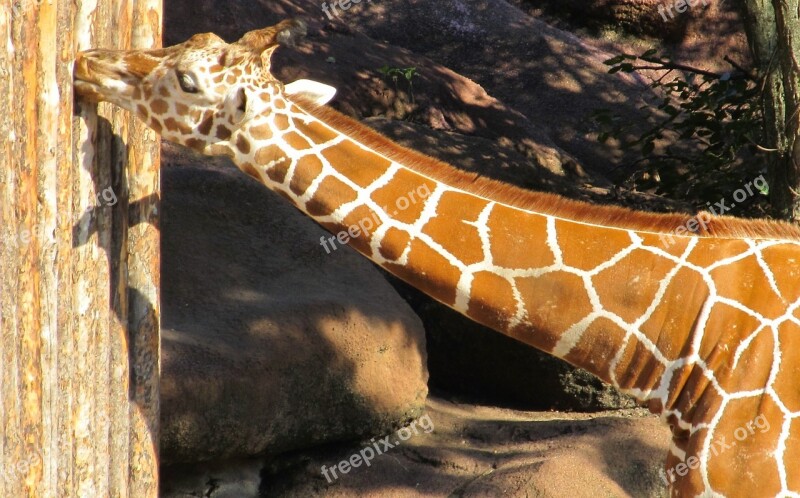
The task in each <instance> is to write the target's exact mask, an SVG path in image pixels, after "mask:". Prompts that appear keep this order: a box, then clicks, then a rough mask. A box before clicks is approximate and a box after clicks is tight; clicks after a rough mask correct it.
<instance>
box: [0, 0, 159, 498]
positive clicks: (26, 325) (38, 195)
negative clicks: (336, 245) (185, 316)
mask: <svg viewBox="0 0 800 498" xmlns="http://www.w3.org/2000/svg"><path fill="white" fill-rule="evenodd" d="M161 12H162V8H161V1H160V0H144V1H142V0H138V1H134V0H127V1H125V0H77V1H72V0H18V1H14V2H10V1H7V0H4V1H3V2H2V3H0V43H2V44H3V45H4V46H5V48H4V50H0V105H2V110H0V399H1V400H2V406H3V410H1V411H0V427H2V431H3V437H2V438H0V496H14V497H26V496H28V497H50V496H54V497H55V496H64V497H72V496H91V497H94V496H114V497H128V496H131V497H147V496H152V497H155V496H157V490H158V416H159V411H158V381H159V324H160V309H159V305H158V302H159V295H158V291H159V286H160V281H159V278H160V276H159V236H158V215H159V212H158V211H159V180H158V178H159V171H158V170H159V153H158V150H159V148H158V141H157V139H156V137H155V136H154V135H153V134H152V133H151V132H148V131H145V130H144V129H143V128H142V127H141V125H139V124H137V123H134V122H133V121H132V118H131V117H130V116H128V115H127V114H125V113H123V112H121V111H119V110H115V109H112V108H111V107H110V106H102V107H101V108H100V109H97V108H96V106H93V105H88V104H85V103H76V102H75V101H74V99H73V94H72V61H73V60H74V55H75V53H76V52H77V51H78V50H81V49H86V48H90V47H116V48H130V47H150V46H157V45H159V44H160V40H161Z"/></svg>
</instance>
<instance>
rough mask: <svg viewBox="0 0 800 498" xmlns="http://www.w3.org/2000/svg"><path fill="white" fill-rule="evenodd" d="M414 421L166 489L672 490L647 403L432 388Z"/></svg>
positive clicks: (184, 494) (222, 492) (207, 472)
mask: <svg viewBox="0 0 800 498" xmlns="http://www.w3.org/2000/svg"><path fill="white" fill-rule="evenodd" d="M413 423H414V427H412V426H407V428H406V429H401V430H400V431H397V432H395V433H393V434H390V435H388V438H383V437H379V438H373V439H372V440H368V441H362V442H358V443H350V444H340V445H330V446H327V447H324V448H316V449H314V450H308V451H302V452H296V453H293V454H288V455H286V454H284V455H281V456H280V457H278V458H275V459H271V460H263V459H254V460H249V461H237V462H228V463H225V464H219V463H218V464H214V465H213V466H206V467H200V466H191V467H184V468H171V469H165V471H164V472H163V476H162V479H163V484H162V490H163V493H162V496H164V497H167V498H179V497H180V498H188V497H192V496H205V497H214V498H222V497H224V498H234V497H236V498H245V497H256V496H263V497H276V498H294V497H297V498H300V497H304V498H305V497H308V498H315V497H328V498H345V497H354V496H358V497H375V498H378V497H380V498H404V497H418V496H436V497H440V496H441V497H495V496H510V497H553V498H556V497H566V496H569V497H575V498H580V497H587V498H596V497H598V496H603V497H626V496H633V497H636V498H639V497H657V496H663V493H664V481H663V479H662V478H661V474H660V469H661V466H662V465H663V461H664V457H665V455H666V452H667V449H668V445H669V431H668V430H667V428H666V426H665V425H664V424H662V423H661V422H660V421H659V419H658V418H657V417H655V416H654V415H651V414H650V413H649V412H648V411H647V410H645V409H641V408H637V409H630V410H616V411H613V412H598V413H592V414H588V413H563V412H526V411H518V410H509V409H503V408H496V407H488V406H478V405H473V404H461V403H457V402H454V401H449V400H447V399H445V398H443V397H441V396H431V397H430V398H429V399H428V404H427V411H426V413H425V415H423V416H422V417H420V418H419V419H417V420H415V421H413ZM414 429H416V430H414ZM404 439H405V440H404ZM366 460H368V461H369V465H367V464H366ZM342 462H347V464H343V463H342ZM354 465H355V466H354ZM323 469H325V472H323ZM326 475H327V477H326Z"/></svg>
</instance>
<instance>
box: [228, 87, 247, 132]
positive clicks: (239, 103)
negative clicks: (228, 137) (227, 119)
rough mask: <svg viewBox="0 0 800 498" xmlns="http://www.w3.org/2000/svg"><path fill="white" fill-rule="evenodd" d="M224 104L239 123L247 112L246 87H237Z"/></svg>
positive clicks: (229, 113)
mask: <svg viewBox="0 0 800 498" xmlns="http://www.w3.org/2000/svg"><path fill="white" fill-rule="evenodd" d="M224 105H225V110H226V111H227V113H228V115H229V116H232V117H233V122H234V123H235V124H239V123H240V122H241V121H242V120H243V119H244V118H245V115H246V114H247V92H246V91H245V89H244V88H237V89H236V90H234V91H233V92H231V93H229V94H228V95H227V96H226V97H225V104H224Z"/></svg>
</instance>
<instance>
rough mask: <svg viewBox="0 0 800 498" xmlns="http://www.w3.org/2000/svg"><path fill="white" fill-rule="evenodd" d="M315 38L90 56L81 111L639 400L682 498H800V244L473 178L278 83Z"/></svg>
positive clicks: (329, 94)
mask: <svg viewBox="0 0 800 498" xmlns="http://www.w3.org/2000/svg"><path fill="white" fill-rule="evenodd" d="M304 31H305V26H304V24H303V23H302V22H300V21H296V20H287V21H283V22H281V23H279V24H277V25H275V26H272V27H268V28H264V29H260V30H255V31H251V32H248V33H247V34H245V35H244V36H243V37H242V38H241V39H239V40H238V41H236V42H233V43H226V42H225V41H223V40H222V39H221V38H219V37H218V36H216V35H214V34H211V33H207V34H198V35H195V36H193V37H192V38H191V39H189V40H188V41H186V42H184V43H181V44H178V45H175V46H173V47H169V48H164V49H154V50H131V51H110V50H102V49H95V50H89V51H86V52H83V53H80V54H79V55H78V56H77V59H76V61H75V64H74V76H75V86H74V88H75V92H76V94H77V95H78V96H79V97H80V98H82V99H84V100H88V101H107V102H111V103H113V104H116V105H118V106H120V107H122V108H124V109H126V110H128V111H130V112H132V113H134V114H135V115H136V116H138V117H139V118H140V119H141V120H143V121H144V122H145V123H147V124H148V125H149V126H150V127H152V128H153V129H154V130H155V131H156V132H158V133H160V134H161V135H162V137H163V138H165V139H167V140H171V141H174V142H177V143H179V144H182V145H185V146H187V147H190V148H192V149H194V150H197V151H199V152H202V153H204V154H208V155H226V156H229V157H230V158H231V159H232V160H233V162H234V163H235V164H236V165H237V166H238V167H239V168H240V169H241V170H242V171H243V172H244V173H246V174H248V175H250V176H251V177H253V178H254V179H256V180H257V181H259V182H261V183H263V184H264V185H265V186H266V187H268V188H269V189H271V190H273V191H275V192H277V193H278V194H280V195H282V196H283V197H285V198H286V199H287V200H288V201H289V202H291V203H292V204H293V205H295V206H296V207H297V208H298V209H300V210H301V211H302V212H304V213H306V214H307V215H308V216H310V217H311V218H312V219H314V220H315V221H316V222H317V223H319V224H320V225H322V226H323V227H324V228H326V229H328V230H329V231H330V232H332V233H334V234H337V233H338V234H339V235H338V236H337V237H336V238H337V239H338V240H339V241H340V242H347V243H349V245H350V246H352V247H353V248H354V249H355V250H356V251H358V252H360V253H361V254H363V255H365V256H366V257H368V258H369V259H371V260H372V261H373V262H375V263H376V264H377V265H379V266H381V267H383V268H385V269H386V270H388V271H389V272H390V273H392V274H394V275H396V276H398V277H400V278H401V279H403V280H405V281H406V282H408V283H410V284H411V285H414V286H416V287H417V288H419V289H421V290H422V291H424V292H426V293H427V294H428V295H430V296H431V297H433V298H434V299H436V300H438V301H440V302H442V303H444V304H446V305H448V306H450V307H452V308H454V309H455V310H457V311H459V312H460V313H463V314H464V315H466V316H468V317H469V318H471V319H473V320H475V321H477V322H480V323H482V324H484V325H487V326H489V327H491V328H493V329H495V330H497V331H498V332H501V333H504V334H507V335H509V336H511V337H513V338H515V339H517V340H519V341H521V342H524V343H527V344H530V345H533V346H535V347H537V348H539V349H541V350H543V351H545V352H548V353H550V354H553V355H555V356H557V357H559V358H562V359H564V360H566V361H568V362H570V363H572V364H573V365H576V366H578V367H582V368H584V369H586V370H588V371H590V372H592V373H594V374H595V375H597V376H598V377H600V378H601V379H603V380H604V381H606V382H609V383H611V384H612V385H614V386H615V387H617V388H618V389H620V390H621V391H623V392H626V393H629V394H631V395H633V396H635V397H636V398H637V399H638V400H639V401H640V402H641V403H643V404H645V405H646V406H647V407H648V408H649V409H650V410H651V411H652V412H654V413H658V414H660V415H661V417H662V419H663V420H664V421H665V422H666V423H667V424H669V426H670V428H671V430H672V444H671V448H670V451H669V453H668V455H667V458H666V465H665V467H664V470H663V472H662V479H663V480H664V482H665V483H666V484H668V485H669V488H670V493H671V495H672V496H746V497H754V496H800V229H798V228H797V227H795V226H793V225H788V224H782V223H779V222H770V221H765V220H760V221H746V220H737V219H734V218H729V217H724V216H715V217H712V216H710V215H708V214H707V213H701V215H702V216H701V215H698V216H697V218H696V219H695V222H694V223H691V222H689V223H687V218H686V217H685V216H683V215H677V214H673V215H660V214H651V213H637V212H634V211H630V210H627V209H623V208H617V207H608V206H593V205H589V204H585V203H581V202H577V201H573V200H569V199H565V198H562V197H559V196H556V195H552V194H549V193H536V192H528V191H523V190H521V189H517V188H515V187H512V186H509V185H504V184H500V183H498V182H494V181H491V180H487V179H483V178H477V177H475V176H473V175H469V174H466V173H464V172H461V171H459V170H457V169H455V168H454V167H452V166H450V165H448V164H445V163H442V162H439V161H437V160H434V159H432V158H430V157H427V156H424V155H422V154H419V153H416V152H414V151H411V150H408V149H405V148H403V147H401V146H399V145H397V144H395V143H394V142H391V141H390V140H388V139H387V138H385V137H383V136H382V135H380V134H378V133H377V132H374V131H372V130H371V129H369V128H367V127H366V126H363V125H361V124H360V123H358V122H356V121H354V120H351V119H349V118H347V117H345V116H343V115H341V114H340V113H338V112H336V111H335V110H333V109H331V108H329V107H328V106H326V105H325V104H326V103H327V102H329V101H330V100H331V99H332V98H333V96H334V93H335V89H333V88H332V87H330V86H328V85H325V84H323V83H320V82H315V81H311V80H298V81H295V82H292V83H288V84H283V83H281V82H280V81H278V79H277V78H275V77H274V76H273V75H272V73H271V70H270V58H271V55H272V53H273V52H274V51H275V49H276V48H277V47H278V46H279V45H280V44H281V43H284V42H290V41H292V40H293V39H294V38H296V37H298V36H300V35H302V34H303V33H304ZM414 192H416V193H418V194H419V195H417V196H416V197H415V199H414V202H411V201H410V200H409V196H410V193H414ZM423 194H424V195H423ZM402 199H405V202H400V201H401V200H402ZM401 206H402V209H400V208H399V207H401ZM365 220H370V223H366V222H365ZM698 221H699V222H698ZM683 226H687V227H689V228H690V229H691V230H675V229H676V228H678V227H683ZM342 235H344V236H342ZM667 239H668V241H669V243H665V240H667Z"/></svg>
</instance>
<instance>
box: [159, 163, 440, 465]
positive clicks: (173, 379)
mask: <svg viewBox="0 0 800 498" xmlns="http://www.w3.org/2000/svg"><path fill="white" fill-rule="evenodd" d="M168 150H169V149H168ZM184 162H186V161H184ZM229 171H230V172H226V171H224V170H222V169H218V170H213V169H198V168H194V167H182V168H166V169H165V170H164V171H163V175H162V179H163V211H164V213H163V224H162V253H163V263H162V284H163V295H162V303H163V304H162V305H163V327H162V333H163V338H162V383H161V396H162V433H161V456H162V461H163V462H167V463H170V462H195V461H202V460H209V459H215V458H233V457H241V456H248V455H256V454H260V453H276V452H281V451H286V450H292V449H296V448H303V447H308V446H313V445H318V444H323V443H328V442H331V441H341V440H348V439H353V438H358V437H363V436H365V435H368V434H369V435H375V434H379V433H381V432H386V431H387V430H390V429H391V428H393V427H396V426H397V425H398V424H399V423H401V422H403V421H407V420H410V419H412V418H414V417H416V416H418V415H419V413H420V412H421V410H422V407H423V405H424V403H425V397H426V395H427V385H426V383H427V380H428V373H427V368H426V349H425V339H424V332H423V329H422V326H421V324H420V321H419V319H418V318H417V317H416V316H415V315H414V314H413V313H412V311H411V310H410V309H409V307H408V305H407V304H406V303H405V302H404V301H403V300H402V299H401V298H400V297H399V296H398V295H397V294H396V292H394V291H393V290H392V288H391V287H390V286H389V285H388V284H387V283H386V281H385V280H384V279H383V278H382V276H381V275H380V273H379V272H378V270H376V269H375V268H374V267H373V266H372V265H371V264H370V263H369V262H368V261H367V260H365V259H363V258H361V257H360V256H358V255H357V254H356V253H355V252H354V251H344V250H342V249H339V250H337V251H336V252H334V253H331V254H326V251H325V250H324V249H323V248H322V247H321V246H320V244H319V241H320V237H321V236H322V235H323V234H325V233H326V232H324V231H323V230H322V229H321V228H320V227H318V226H317V225H316V224H314V223H313V222H312V221H310V220H309V219H307V218H306V217H305V216H303V215H302V214H301V213H300V212H299V211H296V210H295V209H294V208H293V207H291V206H290V205H289V204H288V203H287V202H286V201H285V200H283V199H281V198H280V197H278V196H277V195H275V194H273V193H271V192H269V191H268V190H267V189H266V188H265V187H263V186H262V185H259V184H257V183H256V182H255V181H253V180H251V179H249V178H247V177H245V176H244V175H243V174H241V173H239V172H238V170H229Z"/></svg>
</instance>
